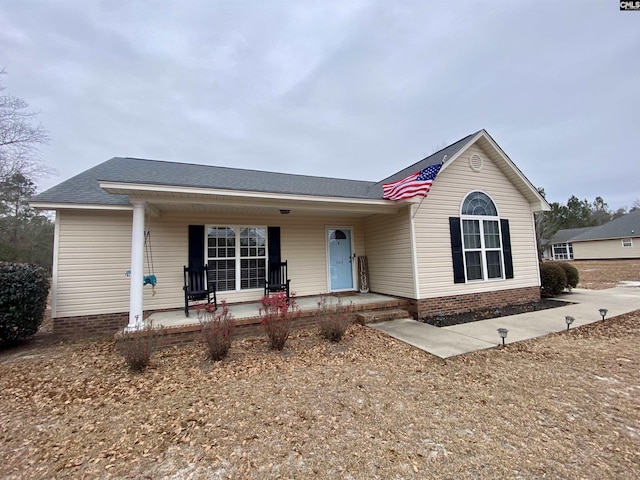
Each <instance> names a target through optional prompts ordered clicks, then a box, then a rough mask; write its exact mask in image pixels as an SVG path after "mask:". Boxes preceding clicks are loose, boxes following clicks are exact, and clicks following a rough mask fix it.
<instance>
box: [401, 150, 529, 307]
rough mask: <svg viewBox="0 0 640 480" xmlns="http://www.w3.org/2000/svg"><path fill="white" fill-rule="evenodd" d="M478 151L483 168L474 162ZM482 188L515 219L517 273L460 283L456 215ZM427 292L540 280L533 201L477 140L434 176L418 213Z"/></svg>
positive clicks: (506, 215)
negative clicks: (454, 245)
mask: <svg viewBox="0 0 640 480" xmlns="http://www.w3.org/2000/svg"><path fill="white" fill-rule="evenodd" d="M473 154H478V155H480V156H481V158H482V160H483V162H482V169H480V171H475V170H473V169H472V168H470V166H469V158H470V156H471V155H473ZM477 190H482V191H483V192H485V193H486V194H487V195H489V196H490V198H491V199H492V200H493V202H494V203H495V205H496V207H497V209H498V210H499V212H500V218H501V219H507V220H508V221H509V230H510V238H511V251H512V259H513V271H514V278H511V279H504V280H497V281H490V282H466V283H454V276H453V265H452V253H451V235H450V225H449V218H450V217H459V216H460V209H461V204H462V201H463V200H464V198H465V197H466V196H467V195H468V194H469V193H470V192H473V191H477ZM414 224H415V232H416V233H415V234H416V254H417V263H418V278H419V282H420V285H419V291H420V297H421V298H434V297H440V296H448V295H463V294H469V293H481V292H489V291H494V290H502V289H510V288H523V287H532V286H539V285H540V282H539V270H538V256H537V244H536V237H535V230H534V223H533V213H532V211H531V205H530V204H529V201H528V200H527V199H526V198H525V197H524V196H523V194H522V193H521V192H520V191H519V190H518V189H517V188H516V187H515V186H514V184H513V183H512V182H511V181H510V180H509V179H508V178H507V176H506V175H505V174H504V173H503V171H502V170H501V169H500V168H498V166H497V165H496V164H495V163H494V162H493V160H492V159H491V157H490V156H489V155H487V154H486V153H485V152H484V150H482V149H481V148H480V147H479V146H477V145H476V144H474V145H471V146H470V147H469V148H467V149H466V150H465V151H464V152H463V153H462V154H461V155H460V156H459V157H458V158H456V159H455V160H454V161H453V162H452V163H451V164H449V165H447V167H446V169H444V170H443V171H441V172H440V173H439V174H438V176H437V177H436V179H435V180H434V182H433V186H432V187H431V192H430V193H429V195H428V197H427V198H425V199H424V202H422V205H420V207H419V208H418V211H417V213H416V215H415V219H414Z"/></svg>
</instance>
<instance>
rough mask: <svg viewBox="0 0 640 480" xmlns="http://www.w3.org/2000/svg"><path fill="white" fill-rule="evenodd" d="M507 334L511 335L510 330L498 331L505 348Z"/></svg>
mask: <svg viewBox="0 0 640 480" xmlns="http://www.w3.org/2000/svg"><path fill="white" fill-rule="evenodd" d="M507 333H509V330H507V329H506V328H499V329H498V335H500V338H501V339H502V346H503V347H504V339H505V338H507Z"/></svg>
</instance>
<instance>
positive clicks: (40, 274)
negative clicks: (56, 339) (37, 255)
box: [0, 262, 49, 347]
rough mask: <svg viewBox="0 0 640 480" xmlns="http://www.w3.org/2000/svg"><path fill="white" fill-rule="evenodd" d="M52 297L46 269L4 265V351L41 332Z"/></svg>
mask: <svg viewBox="0 0 640 480" xmlns="http://www.w3.org/2000/svg"><path fill="white" fill-rule="evenodd" d="M48 295H49V276H48V275H47V272H46V270H45V269H44V268H42V267H38V266H36V265H30V264H26V263H4V262H3V263H0V347H4V346H9V345H15V344H16V343H19V342H20V341H22V340H24V339H25V338H27V337H30V336H31V335H33V334H34V333H36V332H37V331H38V328H40V324H41V323H42V319H43V318H44V312H45V310H46V308H47V296H48Z"/></svg>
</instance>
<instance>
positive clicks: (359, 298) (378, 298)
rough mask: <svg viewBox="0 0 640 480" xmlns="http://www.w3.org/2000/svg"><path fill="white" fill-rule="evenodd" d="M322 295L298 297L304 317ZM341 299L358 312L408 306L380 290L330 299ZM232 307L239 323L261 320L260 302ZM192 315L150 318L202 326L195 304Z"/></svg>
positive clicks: (154, 315)
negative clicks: (379, 291) (378, 291)
mask: <svg viewBox="0 0 640 480" xmlns="http://www.w3.org/2000/svg"><path fill="white" fill-rule="evenodd" d="M320 298H321V297H320V296H313V297H302V298H296V304H297V305H298V307H299V308H300V310H301V312H302V314H303V316H308V315H310V314H312V313H313V312H315V311H316V310H317V309H318V302H319V301H320ZM339 298H341V299H342V304H343V305H349V304H350V303H352V304H353V305H354V307H355V310H356V311H365V310H368V309H376V308H386V307H396V306H404V305H406V301H405V300H403V299H398V298H396V297H390V296H388V295H380V294H378V293H356V294H354V295H345V296H338V295H330V296H329V297H328V301H329V302H330V304H335V303H337V302H338V299H339ZM228 307H229V311H230V312H231V314H232V315H233V318H234V319H235V320H236V324H238V325H250V324H255V323H259V321H260V319H259V315H260V312H259V309H260V307H261V305H260V302H251V303H238V304H229V305H228ZM218 309H219V307H218ZM189 315H190V316H189V317H186V316H185V314H184V308H180V309H176V310H170V311H167V312H154V313H152V314H151V315H149V317H148V320H150V321H152V322H153V325H154V326H156V327H160V326H162V327H165V328H172V327H182V326H186V325H198V324H199V320H198V313H197V311H196V310H195V309H194V308H193V307H191V308H189Z"/></svg>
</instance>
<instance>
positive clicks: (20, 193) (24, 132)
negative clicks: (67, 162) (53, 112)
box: [0, 70, 54, 271]
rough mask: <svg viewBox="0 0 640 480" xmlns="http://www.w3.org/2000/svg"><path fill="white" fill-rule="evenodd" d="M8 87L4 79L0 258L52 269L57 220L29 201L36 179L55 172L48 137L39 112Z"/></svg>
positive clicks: (1, 91) (0, 136)
mask: <svg viewBox="0 0 640 480" xmlns="http://www.w3.org/2000/svg"><path fill="white" fill-rule="evenodd" d="M4 74H5V71H4V70H0V75H4ZM4 91H5V87H3V85H2V84H1V83H0V262H19V263H33V264H36V265H40V266H42V267H44V268H46V269H47V270H49V271H50V270H51V263H52V256H53V231H54V226H53V222H51V220H50V219H49V217H47V216H46V215H44V214H43V213H42V212H40V211H38V210H36V209H34V208H32V207H31V206H30V205H29V200H30V198H31V197H32V196H33V195H34V194H35V193H36V188H37V186H36V183H35V182H36V181H37V180H38V179H39V178H42V177H43V176H45V175H46V174H48V173H50V171H49V170H48V169H47V167H46V166H45V165H44V163H43V162H42V161H41V160H40V159H39V152H38V146H39V145H41V144H44V143H46V142H47V141H48V139H49V136H48V133H47V131H46V130H45V128H44V127H43V126H42V125H41V124H40V123H39V122H37V112H34V111H31V110H29V105H28V104H27V102H25V101H24V100H22V99H20V98H17V97H14V96H13V95H8V94H6V93H4Z"/></svg>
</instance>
